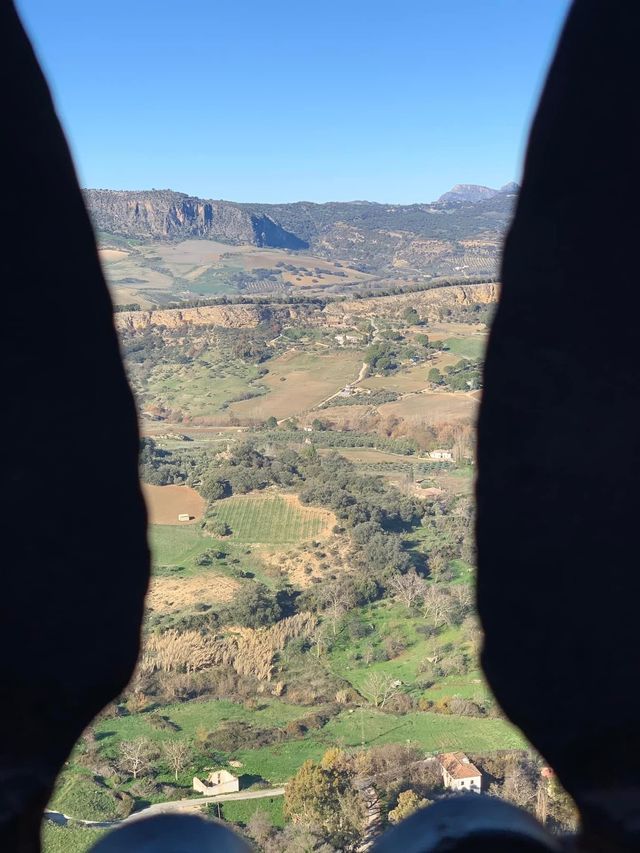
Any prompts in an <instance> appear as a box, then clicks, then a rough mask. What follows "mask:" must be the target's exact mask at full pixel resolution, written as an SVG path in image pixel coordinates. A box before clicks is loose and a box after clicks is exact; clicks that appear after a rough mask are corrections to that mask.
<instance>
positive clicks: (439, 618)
mask: <svg viewBox="0 0 640 853" xmlns="http://www.w3.org/2000/svg"><path fill="white" fill-rule="evenodd" d="M422 609H423V612H424V617H425V619H429V620H430V621H431V622H432V623H433V624H434V625H435V626H436V628H442V627H443V626H444V625H453V624H454V622H455V616H456V610H457V608H456V603H455V601H454V600H453V598H452V597H451V595H450V594H449V592H448V591H446V590H444V589H441V588H440V587H437V586H434V585H433V584H431V585H429V586H428V587H427V589H426V591H425V594H424V598H423V599H422Z"/></svg>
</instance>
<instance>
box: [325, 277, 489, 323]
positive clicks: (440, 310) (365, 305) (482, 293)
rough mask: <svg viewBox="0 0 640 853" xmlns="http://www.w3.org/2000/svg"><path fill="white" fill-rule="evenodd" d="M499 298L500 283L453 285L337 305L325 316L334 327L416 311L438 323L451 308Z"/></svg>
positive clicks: (425, 318)
mask: <svg viewBox="0 0 640 853" xmlns="http://www.w3.org/2000/svg"><path fill="white" fill-rule="evenodd" d="M499 295H500V285H499V284H469V285H466V284H465V285H452V286H451V287H438V288H434V289H433V290H423V291H420V292H418V293H403V294H400V295H398V296H379V297H375V298H373V299H358V300H352V301H348V302H333V303H330V304H329V305H327V307H326V308H325V316H326V317H327V321H328V322H329V323H330V324H331V325H334V324H335V323H336V322H338V321H340V320H342V321H344V322H349V321H353V320H354V319H356V318H359V317H381V316H384V317H390V318H391V317H398V318H400V317H401V316H402V314H403V312H404V311H405V310H406V309H407V308H415V309H416V311H417V312H418V314H419V315H420V317H421V318H422V319H423V320H432V321H437V320H441V319H442V318H443V316H444V315H445V313H446V311H447V309H450V308H455V307H461V306H473V305H491V304H492V303H494V302H497V301H498V297H499Z"/></svg>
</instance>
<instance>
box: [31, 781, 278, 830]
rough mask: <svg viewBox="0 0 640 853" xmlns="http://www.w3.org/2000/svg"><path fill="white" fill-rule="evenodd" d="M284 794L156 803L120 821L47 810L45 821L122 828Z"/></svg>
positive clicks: (275, 790) (258, 793)
mask: <svg viewBox="0 0 640 853" xmlns="http://www.w3.org/2000/svg"><path fill="white" fill-rule="evenodd" d="M283 794H284V787H280V788H265V789H264V790H262V791H238V792H237V793H236V794H218V795H217V796H213V797H185V798H184V799H182V800H170V801H169V802H167V803H154V804H153V805H151V806H147V807H146V809H140V811H139V812H133V814H130V815H129V816H128V817H124V818H121V819H120V820H80V819H78V818H75V817H71V816H70V815H66V814H63V813H62V812H57V811H52V810H51V809H47V811H45V813H44V819H45V820H50V821H53V823H57V824H58V825H59V826H67V824H68V823H69V821H73V823H74V824H77V825H79V826H86V827H91V828H92V829H111V828H112V827H114V826H120V825H121V824H124V823H132V822H133V821H135V820H139V819H140V818H143V817H153V816H154V815H159V814H172V813H173V814H174V813H176V812H190V811H193V810H194V809H199V808H200V806H205V805H209V804H210V803H227V802H232V801H234V800H262V799H266V798H267V797H281V796H282V795H283Z"/></svg>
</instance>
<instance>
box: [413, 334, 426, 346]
mask: <svg viewBox="0 0 640 853" xmlns="http://www.w3.org/2000/svg"><path fill="white" fill-rule="evenodd" d="M415 341H416V343H417V344H420V346H422V347H424V348H425V349H428V348H429V336H428V335H423V334H419V335H416V337H415Z"/></svg>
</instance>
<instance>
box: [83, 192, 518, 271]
mask: <svg viewBox="0 0 640 853" xmlns="http://www.w3.org/2000/svg"><path fill="white" fill-rule="evenodd" d="M518 189H519V188H518V186H517V184H507V185H506V186H505V187H503V188H502V189H500V190H493V189H491V188H490V187H481V186H476V185H472V184H459V185H457V186H455V187H453V189H452V190H450V192H448V193H445V194H444V195H443V196H441V197H440V199H439V200H438V201H437V202H434V203H432V204H410V205H396V204H379V203H376V202H366V201H354V202H327V203H322V204H320V203H313V202H304V201H301V202H293V203H289V204H260V203H256V204H249V203H238V202H230V201H219V200H210V199H201V198H197V197H195V196H189V195H186V194H185V193H179V192H174V191H172V190H145V191H136V192H133V191H131V192H130V191H126V190H118V191H116V190H91V189H90V190H86V191H85V197H86V200H87V204H88V207H89V210H90V212H91V215H92V218H93V221H94V224H95V226H96V228H97V229H98V230H99V231H103V232H108V233H113V234H117V235H121V236H124V237H134V238H137V239H147V240H176V239H187V238H189V237H199V238H207V239H215V240H221V241H223V242H230V243H236V244H237V243H248V244H251V245H254V246H260V247H270V248H279V249H289V250H299V249H310V250H311V252H312V253H313V254H314V255H317V256H319V257H323V258H326V259H328V260H334V261H335V260H339V261H346V262H347V263H349V264H350V265H352V266H355V267H357V268H359V269H361V270H363V271H365V272H371V273H376V274H384V275H385V276H387V277H393V276H394V275H396V274H397V275H400V276H402V275H406V274H407V272H410V271H417V272H420V273H423V274H428V275H432V276H443V275H445V276H450V275H456V274H462V275H467V274H469V275H493V274H495V273H496V271H497V267H498V261H499V256H500V250H501V246H502V241H503V237H504V233H505V230H506V228H507V226H508V224H509V222H510V221H511V216H512V213H513V207H514V203H515V199H516V196H517V192H518Z"/></svg>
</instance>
